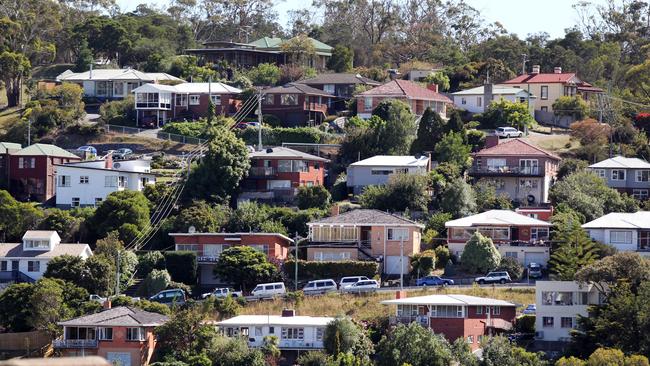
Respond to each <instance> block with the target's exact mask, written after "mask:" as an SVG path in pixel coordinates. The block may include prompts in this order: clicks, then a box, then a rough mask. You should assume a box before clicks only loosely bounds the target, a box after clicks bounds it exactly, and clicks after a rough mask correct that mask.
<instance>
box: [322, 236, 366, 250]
mask: <svg viewBox="0 0 650 366" xmlns="http://www.w3.org/2000/svg"><path fill="white" fill-rule="evenodd" d="M310 243H314V244H315V245H318V246H321V247H322V246H329V245H331V246H337V245H340V246H345V247H351V246H355V247H358V248H364V249H370V248H372V243H371V242H370V240H356V239H352V240H343V239H342V240H336V239H329V240H325V239H318V238H317V239H310Z"/></svg>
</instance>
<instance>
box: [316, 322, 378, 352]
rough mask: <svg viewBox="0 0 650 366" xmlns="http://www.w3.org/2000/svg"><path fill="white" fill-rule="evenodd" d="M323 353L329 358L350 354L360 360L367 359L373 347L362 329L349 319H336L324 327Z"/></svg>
mask: <svg viewBox="0 0 650 366" xmlns="http://www.w3.org/2000/svg"><path fill="white" fill-rule="evenodd" d="M323 345H324V347H325V352H327V354H329V355H331V356H337V355H339V354H342V353H352V354H354V355H355V356H358V357H360V358H362V359H366V360H368V359H369V356H370V355H371V354H372V352H373V346H372V343H371V342H370V340H369V339H368V338H367V337H366V334H365V333H364V331H363V329H361V327H359V326H358V325H357V324H355V323H354V322H353V321H352V320H351V319H350V318H343V317H336V318H335V319H334V320H332V321H331V322H329V323H328V324H327V325H326V326H325V331H324V333H323Z"/></svg>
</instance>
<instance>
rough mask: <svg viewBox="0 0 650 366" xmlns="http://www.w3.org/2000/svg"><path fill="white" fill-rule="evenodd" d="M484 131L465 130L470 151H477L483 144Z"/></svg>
mask: <svg viewBox="0 0 650 366" xmlns="http://www.w3.org/2000/svg"><path fill="white" fill-rule="evenodd" d="M485 136H486V134H485V132H483V131H480V130H469V131H467V143H468V144H469V146H471V147H472V151H479V150H481V149H482V148H483V146H485Z"/></svg>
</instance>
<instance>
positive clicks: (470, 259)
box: [460, 231, 501, 273]
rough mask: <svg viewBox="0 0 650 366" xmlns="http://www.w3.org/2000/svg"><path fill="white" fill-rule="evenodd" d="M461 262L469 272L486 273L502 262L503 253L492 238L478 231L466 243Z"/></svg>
mask: <svg viewBox="0 0 650 366" xmlns="http://www.w3.org/2000/svg"><path fill="white" fill-rule="evenodd" d="M460 262H461V265H462V267H463V269H464V270H466V271H467V272H469V273H486V272H488V271H491V270H493V269H495V268H497V266H498V265H499V263H500V262H501V254H499V251H498V250H497V248H496V247H495V246H494V243H492V239H490V238H488V237H485V236H483V235H481V233H479V232H478V231H477V232H475V233H474V234H473V235H472V237H471V238H470V239H469V240H468V241H467V243H465V248H464V249H463V254H462V255H461V257H460Z"/></svg>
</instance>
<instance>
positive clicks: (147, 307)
mask: <svg viewBox="0 0 650 366" xmlns="http://www.w3.org/2000/svg"><path fill="white" fill-rule="evenodd" d="M133 305H135V306H136V307H138V308H140V309H142V310H144V311H149V312H152V313H158V314H162V315H170V314H171V310H170V308H169V306H167V305H165V304H161V303H159V302H155V301H149V300H140V301H138V302H136V303H135V304H133Z"/></svg>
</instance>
